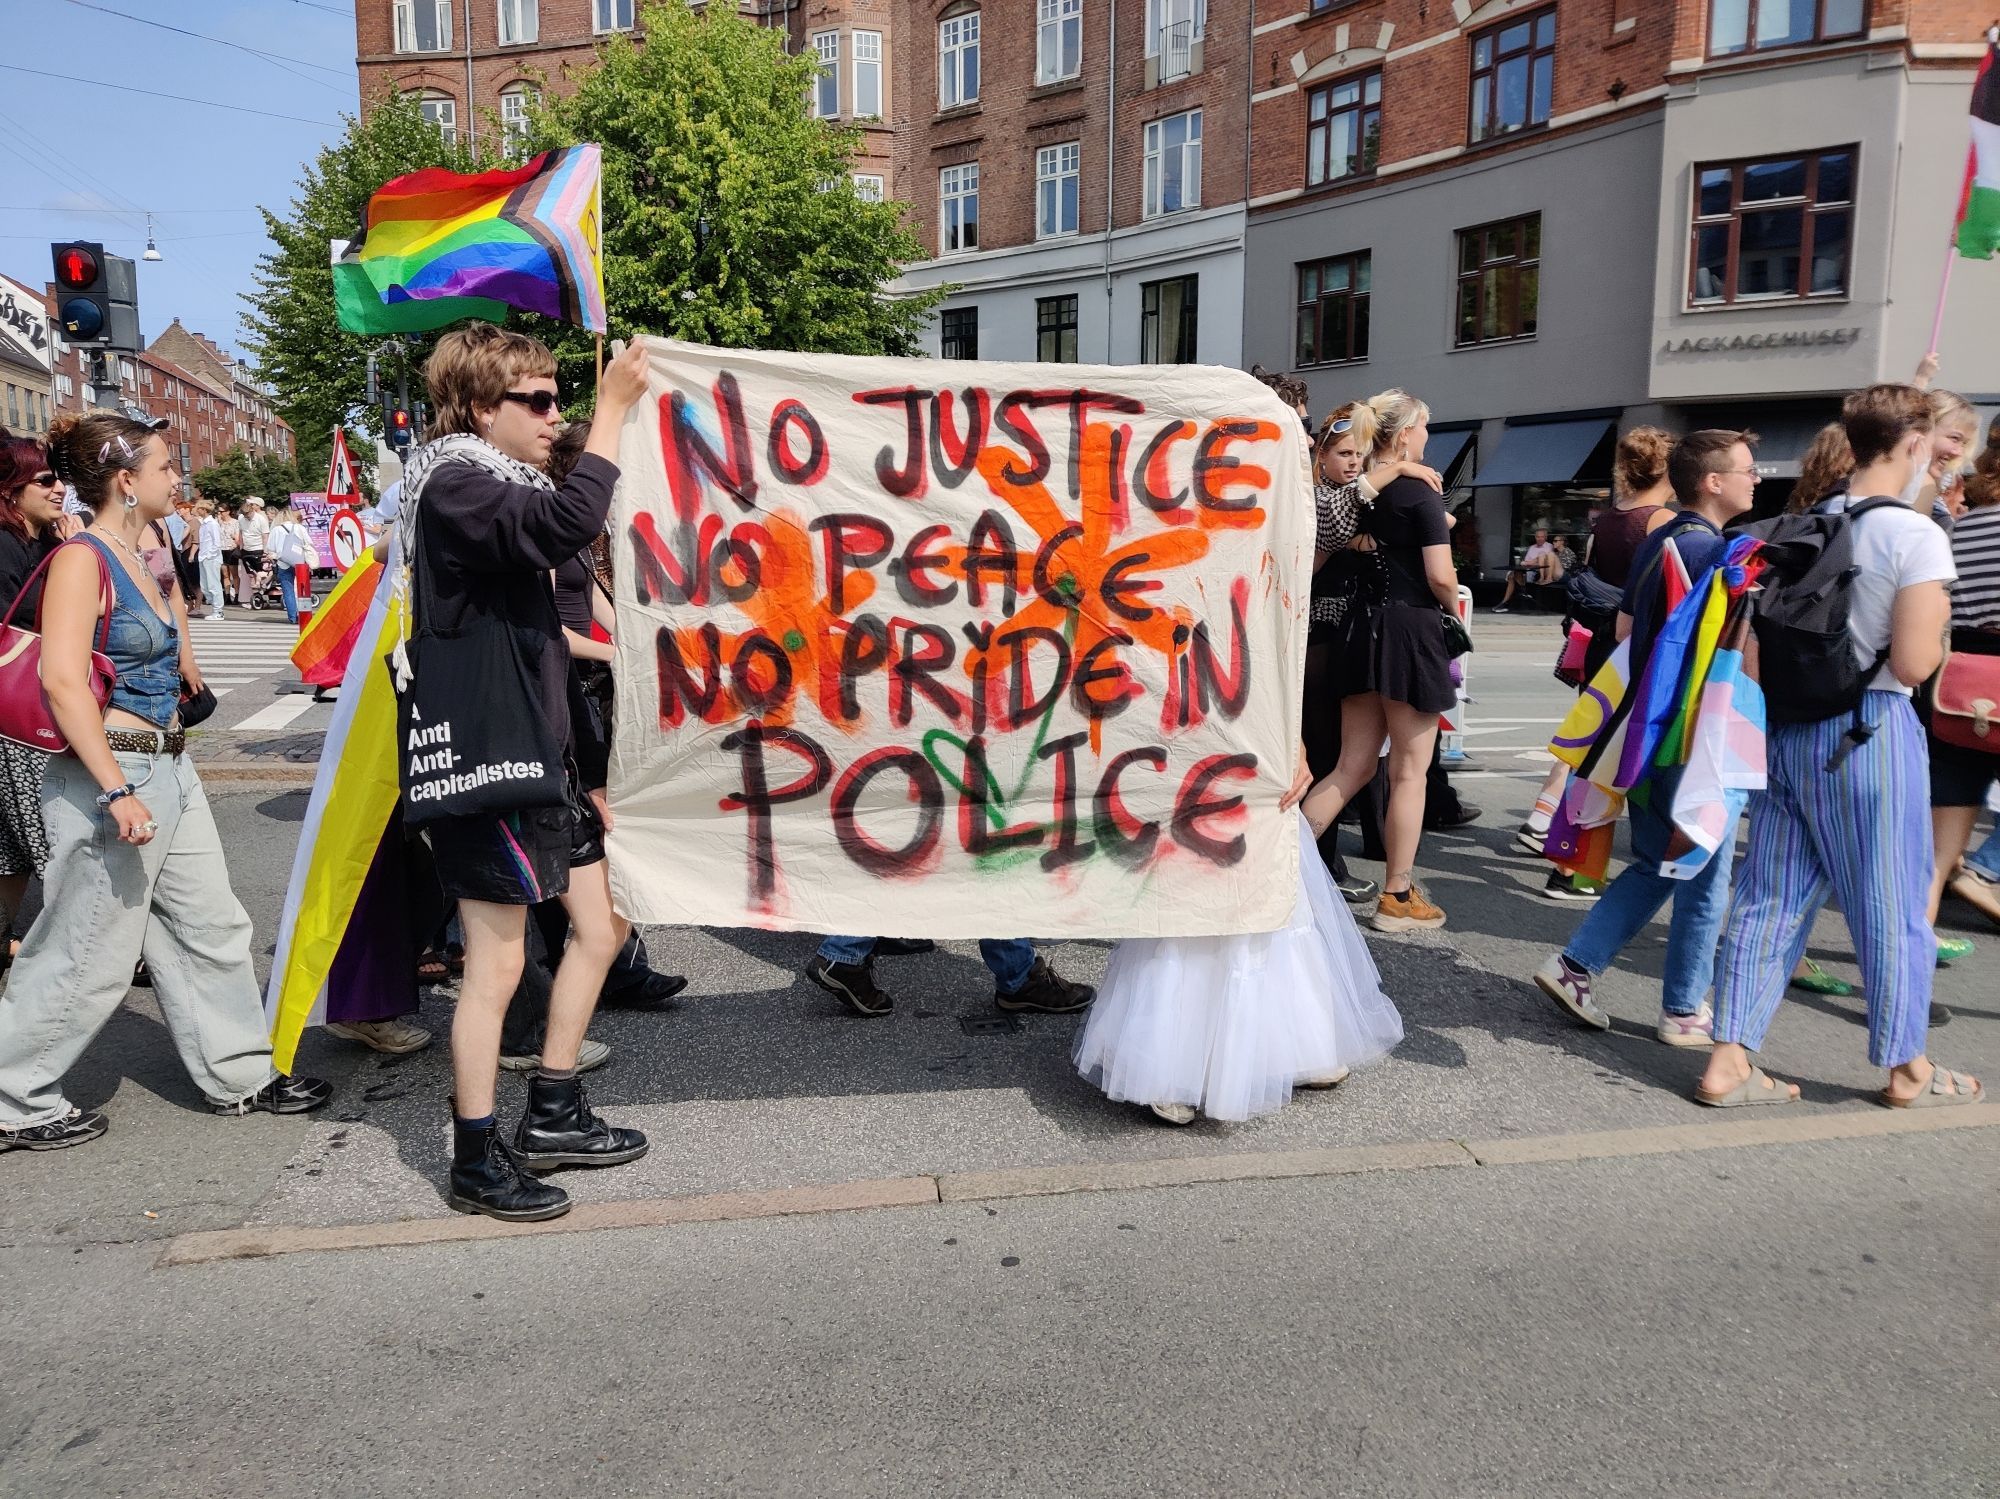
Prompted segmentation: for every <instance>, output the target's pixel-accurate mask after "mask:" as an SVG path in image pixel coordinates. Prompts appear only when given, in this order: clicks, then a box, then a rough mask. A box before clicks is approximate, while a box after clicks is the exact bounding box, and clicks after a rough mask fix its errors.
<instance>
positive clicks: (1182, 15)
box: [1146, 0, 1208, 57]
mask: <svg viewBox="0 0 2000 1499" xmlns="http://www.w3.org/2000/svg"><path fill="white" fill-rule="evenodd" d="M1183 21H1189V22H1192V23H1193V25H1192V28H1191V29H1190V33H1189V37H1188V40H1189V41H1190V42H1198V41H1200V40H1201V39H1202V34H1203V32H1205V31H1206V30H1207V29H1208V0H1146V55H1147V56H1148V57H1158V56H1159V55H1160V42H1161V39H1162V38H1163V37H1164V36H1165V35H1166V31H1167V28H1168V27H1170V26H1178V25H1180V24H1181V22H1183Z"/></svg>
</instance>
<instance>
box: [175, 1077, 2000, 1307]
mask: <svg viewBox="0 0 2000 1499" xmlns="http://www.w3.org/2000/svg"><path fill="white" fill-rule="evenodd" d="M1773 1112H1774V1113H1775V1112H1778V1111H1776V1110H1774V1111H1773ZM1993 1125H2000V1108H1995V1107H1992V1106H1991V1105H1971V1106H1967V1107H1961V1108H1950V1109H1943V1110H1928V1109H1927V1110H1918V1111H1914V1112H1910V1111H1904V1110H1888V1109H1871V1110H1868V1111H1867V1112H1862V1111H1859V1110H1842V1111H1839V1112H1834V1113H1824V1114H1800V1115H1785V1116H1783V1117H1771V1116H1770V1115H1769V1114H1766V1115H1764V1116H1763V1117H1758V1118H1750V1119H1727V1120H1719V1121H1717V1122H1715V1123H1708V1124H1673V1125H1653V1126H1648V1127H1645V1128H1641V1129H1616V1130H1597V1131H1593V1132H1590V1133H1587V1134H1571V1135H1534V1136H1528V1137H1526V1138H1522V1139H1515V1140H1471V1141H1466V1140H1412V1141H1407V1142H1403V1143H1397V1144H1390V1145H1354V1146H1345V1147H1340V1148H1335V1149H1329V1150H1290V1151H1244V1152H1241V1153H1237V1154H1222V1155H1206V1156H1174V1157H1166V1158H1163V1159H1159V1160H1150V1161H1108V1162H1101V1163H1088V1162H1087V1163H1081V1164H1075V1165H1061V1166H1023V1167H1018V1168H1010V1169H1004V1170H997V1171H967V1172H951V1173H947V1174H945V1175H942V1176H905V1177H887V1178H881V1179H876V1180H869V1181H853V1182H835V1183H829V1184H826V1185H823V1186H805V1187H778V1188H773V1189H770V1190H768V1191H758V1192H717V1193H710V1194H706V1195H703V1196H699V1197H656V1198H641V1199H635V1200H630V1201H623V1202H593V1203H585V1204H583V1205H581V1206H579V1207H577V1208H575V1209H574V1210H573V1211H571V1212H570V1213H568V1214H567V1215H566V1216H564V1217H561V1218H556V1219H552V1220H551V1221H549V1222H547V1223H499V1222H496V1221H495V1220H493V1219H491V1218H481V1217H476V1216H463V1217H456V1216H455V1217H450V1218H408V1219H403V1220H400V1221H397V1222H390V1223H347V1224H338V1225H335V1226H334V1227H331V1228H288V1227H284V1226H282V1225H280V1226H274V1227H270V1228H233V1229H222V1230H217V1231H212V1232H204V1233H194V1234H182V1235H181V1236H180V1237H178V1238H175V1239H169V1240H168V1241H167V1244H166V1247H165V1248H164V1249H163V1250H162V1251H161V1253H160V1256H159V1258H158V1259H157V1260H156V1261H155V1262H154V1264H155V1268H167V1267H170V1266H181V1265H207V1264H213V1263H215V1262H216V1261H218V1260H246V1259H266V1258H270V1257H272V1256H274V1255H283V1254H311V1253H320V1252H325V1251H329V1250H340V1249H392V1248H401V1247H404V1246H410V1245H421V1244H461V1243H475V1242H485V1241H489V1240H494V1239H523V1238H530V1237H533V1236H536V1235H540V1234H573V1233H594V1232H597V1231H599V1230H603V1229H614V1228H664V1227H668V1226H670V1225H673V1224H680V1223H723V1222H734V1221H738V1220H743V1219H752V1218H783V1217H796V1216H801V1215H805V1214H813V1213H851V1212H860V1211H864V1210H866V1209H870V1208H910V1207H935V1206H939V1205H941V1204H944V1203H957V1202H991V1201H996V1200H1000V1199H1004V1198H1010V1197H1049V1196H1067V1195H1071V1194H1075V1193H1081V1192H1136V1191H1146V1190H1150V1189H1155V1188H1161V1187H1185V1186H1195V1185H1199V1184H1201V1183H1207V1182H1239V1181H1276V1180H1284V1179H1296V1178H1300V1177H1331V1176H1351V1175H1354V1174H1357V1173H1360V1172H1368V1171H1428V1170H1435V1169H1438V1168H1456V1167H1485V1166H1532V1165H1548V1164H1553V1163H1568V1162H1576V1161H1595V1160H1610V1159H1617V1158H1629V1157H1637V1156H1648V1155H1668V1154H1676V1153H1680V1152H1685V1151H1695V1150H1730V1149H1743V1148H1746V1147H1756V1146H1766V1145H1805V1144H1812V1143H1815V1142H1818V1141H1825V1140H1865V1139H1879V1138H1882V1137H1884V1136H1889V1135H1916V1134H1937V1133H1940V1132H1942V1131H1946V1130H1959V1129H1981V1128H1986V1127H1990V1126H1993Z"/></svg>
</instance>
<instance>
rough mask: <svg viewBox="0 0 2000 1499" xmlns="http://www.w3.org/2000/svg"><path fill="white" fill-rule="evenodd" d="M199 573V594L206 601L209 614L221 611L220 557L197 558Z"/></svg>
mask: <svg viewBox="0 0 2000 1499" xmlns="http://www.w3.org/2000/svg"><path fill="white" fill-rule="evenodd" d="M198 561H199V570H200V573H201V596H202V597H203V598H204V599H206V600H207V601H208V609H209V612H210V613H211V614H220V613H221V612H222V559H221V558H220V557H202V558H200V559H198Z"/></svg>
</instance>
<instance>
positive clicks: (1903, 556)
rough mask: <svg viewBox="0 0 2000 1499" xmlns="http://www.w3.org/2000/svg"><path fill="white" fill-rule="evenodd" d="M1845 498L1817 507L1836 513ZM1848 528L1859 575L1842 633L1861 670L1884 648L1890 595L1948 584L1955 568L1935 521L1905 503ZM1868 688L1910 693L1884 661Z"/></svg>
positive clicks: (1948, 544)
mask: <svg viewBox="0 0 2000 1499" xmlns="http://www.w3.org/2000/svg"><path fill="white" fill-rule="evenodd" d="M1850 498H1851V497H1850V496H1848V495H1835V496H1834V497H1833V498H1832V499H1830V500H1828V501H1826V503H1825V504H1824V505H1823V506H1822V507H1821V508H1823V509H1825V510H1828V511H1831V512H1836V513H1837V512H1839V511H1841V510H1844V509H1846V508H1847V502H1848V501H1849V499H1850ZM1850 529H1851V531H1852V534H1853V537H1854V565H1855V567H1856V568H1857V569H1858V570H1859V571H1858V572H1857V574H1856V576H1855V579H1854V591H1853V593H1852V595H1851V596H1850V599H1849V603H1848V612H1847V632H1848V634H1849V635H1851V636H1852V637H1853V639H1854V656H1855V659H1856V660H1857V661H1859V662H1860V663H1861V665H1863V666H1866V665H1867V664H1868V663H1869V662H1871V661H1873V660H1874V659H1875V658H1876V657H1877V656H1879V655H1881V654H1882V652H1883V651H1884V650H1886V649H1887V648H1888V645H1889V633H1890V626H1891V621H1892V619H1893V615H1894V611H1895V607H1896V595H1897V594H1898V593H1900V592H1901V591H1902V590H1903V589H1905V588H1910V587H1914V586H1915V585H1916V584H1918V583H1949V582H1951V581H1952V580H1953V579H1955V578H1956V577H1957V576H1958V569H1957V568H1955V567H1954V566H1952V561H1951V538H1950V537H1949V536H1947V535H1945V533H1944V531H1943V530H1942V529H1941V528H1940V527H1939V526H1938V524H1937V522H1936V521H1934V520H1932V519H1931V518H1930V517H1929V516H1927V515H1919V514H1917V512H1916V511H1914V510H1912V509H1910V508H1909V507H1908V506H1907V505H1898V506H1895V507H1893V508H1890V507H1884V508H1882V509H1880V510H1871V511H1869V512H1868V513H1867V514H1866V515H1864V516H1862V517H1861V518H1860V519H1859V520H1857V521H1855V522H1854V523H1853V525H1852V527H1851V528H1850ZM1868 685H1869V686H1870V687H1872V688H1873V689H1875V690H1876V691H1877V692H1900V693H1902V694H1903V695H1904V696H1905V697H1908V696H1909V695H1910V689H1909V688H1908V687H1906V686H1904V685H1903V684H1902V683H1901V682H1899V681H1897V680H1896V674H1895V672H1894V671H1892V670H1891V669H1890V668H1889V666H1888V665H1887V663H1884V665H1883V667H1882V669H1881V671H1879V672H1877V673H1876V674H1875V680H1874V681H1873V682H1871V683H1869V684H1868Z"/></svg>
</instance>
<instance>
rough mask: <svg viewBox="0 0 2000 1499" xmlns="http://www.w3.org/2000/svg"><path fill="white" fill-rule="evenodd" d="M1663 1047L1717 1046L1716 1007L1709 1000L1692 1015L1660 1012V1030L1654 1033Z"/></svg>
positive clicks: (1703, 1002)
mask: <svg viewBox="0 0 2000 1499" xmlns="http://www.w3.org/2000/svg"><path fill="white" fill-rule="evenodd" d="M1654 1034H1655V1035H1657V1036H1658V1037H1659V1038H1660V1044H1661V1045H1662V1046H1713V1045H1715V1006H1714V1005H1712V1004H1710V1003H1709V1002H1708V1001H1707V1000H1703V1001H1702V1002H1701V1008H1700V1009H1699V1010H1696V1011H1695V1012H1694V1013H1693V1014H1692V1015H1670V1014H1668V1013H1667V1012H1666V1011H1665V1010H1662V1011H1660V1028H1659V1029H1658V1030H1657V1031H1655V1032H1654Z"/></svg>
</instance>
